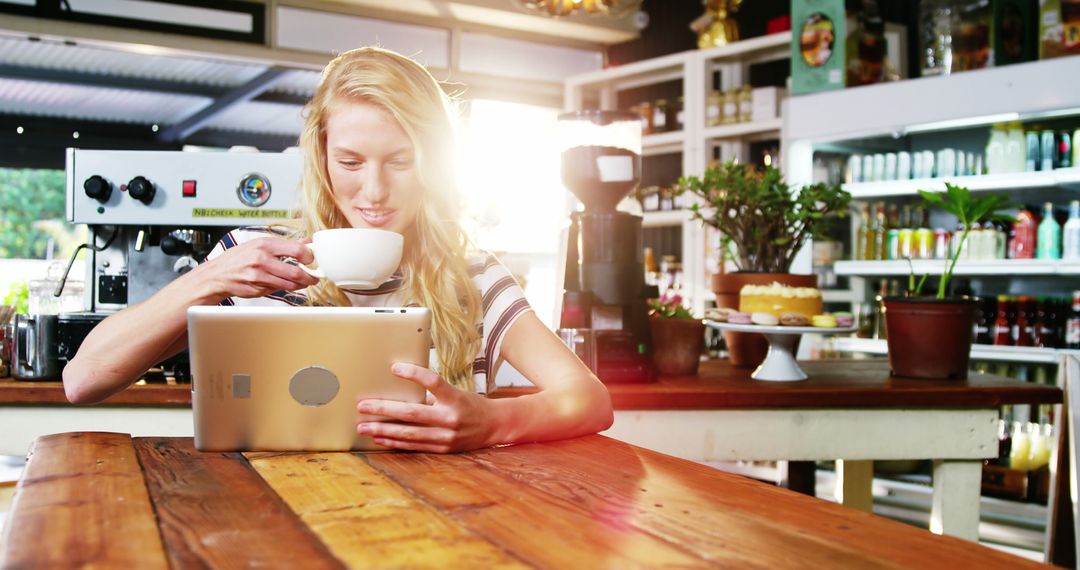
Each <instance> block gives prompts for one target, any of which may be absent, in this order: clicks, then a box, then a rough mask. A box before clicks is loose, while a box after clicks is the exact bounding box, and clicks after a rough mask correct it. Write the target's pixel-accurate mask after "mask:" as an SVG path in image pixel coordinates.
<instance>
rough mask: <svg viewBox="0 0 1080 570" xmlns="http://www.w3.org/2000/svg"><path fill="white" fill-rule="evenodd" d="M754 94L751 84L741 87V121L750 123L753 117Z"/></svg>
mask: <svg viewBox="0 0 1080 570" xmlns="http://www.w3.org/2000/svg"><path fill="white" fill-rule="evenodd" d="M753 109H754V96H753V93H752V91H751V90H750V86H749V85H743V86H742V89H739V122H740V123H748V122H750V121H751V120H752V119H753Z"/></svg>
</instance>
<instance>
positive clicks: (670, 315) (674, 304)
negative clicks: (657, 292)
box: [649, 294, 694, 319]
mask: <svg viewBox="0 0 1080 570" xmlns="http://www.w3.org/2000/svg"><path fill="white" fill-rule="evenodd" d="M682 301H683V299H682V297H681V296H679V295H671V294H664V295H661V296H660V297H658V298H656V299H649V316H650V317H659V318H661V319H692V318H694V315H692V314H690V311H689V310H688V309H687V308H686V307H684V306H683V304H682Z"/></svg>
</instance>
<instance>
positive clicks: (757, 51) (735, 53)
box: [697, 31, 791, 61]
mask: <svg viewBox="0 0 1080 570" xmlns="http://www.w3.org/2000/svg"><path fill="white" fill-rule="evenodd" d="M790 47H791V32H790V31H787V32H778V33H775V34H769V35H766V36H758V37H756V38H750V39H746V40H740V41H737V42H735V43H731V44H728V45H726V46H720V47H714V48H708V49H703V50H698V51H697V54H698V56H699V57H701V58H702V59H704V60H706V61H708V60H723V59H738V60H747V59H753V58H754V57H756V56H759V55H762V54H763V53H765V52H771V51H778V52H781V54H782V55H785V56H787V55H790V52H789V48H790Z"/></svg>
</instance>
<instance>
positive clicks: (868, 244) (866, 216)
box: [855, 203, 874, 260]
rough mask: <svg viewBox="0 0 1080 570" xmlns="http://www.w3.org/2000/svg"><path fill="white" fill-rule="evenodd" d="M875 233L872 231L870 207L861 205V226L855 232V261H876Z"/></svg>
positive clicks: (864, 204)
mask: <svg viewBox="0 0 1080 570" xmlns="http://www.w3.org/2000/svg"><path fill="white" fill-rule="evenodd" d="M873 243H874V242H873V233H872V231H871V229H870V205H869V204H866V203H863V204H861V205H859V226H858V228H857V229H856V230H855V259H858V260H866V259H874V256H873Z"/></svg>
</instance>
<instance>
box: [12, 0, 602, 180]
mask: <svg viewBox="0 0 1080 570" xmlns="http://www.w3.org/2000/svg"><path fill="white" fill-rule="evenodd" d="M268 1H269V2H271V8H272V7H273V5H274V3H273V0H268ZM297 2H299V0H297ZM297 2H293V3H297ZM300 3H302V4H305V7H306V5H307V4H313V5H317V6H322V5H325V4H328V3H326V2H321V3H320V2H300ZM494 3H499V4H500V5H501V6H506V5H514V2H513V0H458V1H455V2H433V1H430V0H424V1H421V0H397V1H395V2H388V1H383V0H350V1H349V2H347V4H354V5H360V6H363V7H364V8H365V9H371V10H376V11H377V12H378V14H381V15H390V16H392V15H394V13H409V14H412V15H411V16H408V17H409V18H417V17H419V18H424V17H427V16H424V15H417V14H416V12H417V11H418V10H422V9H425V7H426V9H430V8H431V6H433V5H437V6H438V8H439V9H440V10H442V11H443V13H444V14H450V15H453V17H454V18H459V19H460V18H464V16H462V14H470V13H473V14H482V15H484V16H483V17H485V18H488V19H489V20H490V18H491V16H492V13H493V12H492V11H493V10H495V8H493V7H492V6H489V5H491V4H494ZM330 4H334V5H340V4H341V3H340V2H339V3H330ZM470 10H472V12H470ZM395 11H396V12H395ZM402 11H403V12H402ZM504 12H506V13H507V14H508V15H510V16H511V17H509V18H508V19H504V20H506V21H509V22H515V21H517V20H516V18H518V17H520V16H521V14H520V8H512V9H511V10H509V11H507V10H504ZM511 12H515V13H513V14H511ZM445 17H450V16H445ZM528 18H530V19H533V20H536V19H537V18H539V17H537V16H528ZM414 21H415V20H414ZM494 21H495V20H490V22H494ZM571 23H572V22H571ZM470 25H471V24H470ZM477 25H479V24H477ZM492 25H493V24H492ZM577 25H579V26H580V24H577ZM596 29H597V30H598V31H596V32H595V34H594V35H595V37H594V39H597V38H607V39H610V38H611V37H613V36H610V34H611V33H613V32H611V31H610V30H608V29H601V28H596ZM39 30H40V31H39ZM530 33H531V34H533V35H535V34H536V33H541V32H538V31H537V30H533V32H530ZM112 37H120V38H125V39H130V38H135V39H138V40H141V41H139V42H134V41H128V42H125V41H109V38H112ZM151 40H153V44H149V43H148V42H149V41H151ZM155 45H161V46H163V47H162V49H155V48H154V46H155ZM223 45H225V42H221V41H217V40H190V39H185V38H183V37H180V38H179V39H178V38H176V37H173V36H172V35H170V34H164V33H158V34H151V33H146V32H145V31H140V30H128V29H113V30H110V28H108V27H107V26H103V25H89V24H83V23H60V22H51V21H46V20H44V19H38V18H27V17H22V16H7V15H4V14H2V13H0V148H3V149H5V152H3V153H0V166H31V167H33V166H36V167H62V166H63V152H62V149H63V148H65V147H67V146H80V147H83V148H126V149H174V148H181V147H182V146H183V145H185V144H189V145H204V146H232V145H250V146H255V147H258V148H260V149H264V150H280V149H282V148H285V147H287V146H291V145H293V144H295V141H296V137H297V135H298V133H299V131H300V126H301V116H300V112H301V109H302V105H303V103H304V102H305V101H306V100H307V98H308V97H310V95H311V94H312V93H313V91H314V87H315V85H316V83H317V81H318V77H319V72H318V69H319V68H320V67H321V63H322V62H324V61H325V60H326V59H328V57H329V54H312V53H307V54H298V53H293V52H290V53H285V52H287V51H288V50H280V49H274V48H266V47H264V46H251V45H247V46H244V45H239V44H235V45H233V44H232V43H230V44H229V45H228V46H227V49H228V53H229V56H228V57H222V56H221V55H219V54H216V53H213V51H214V50H215V49H216V50H218V51H222V49H221V48H222V46H223ZM593 45H597V44H593ZM192 46H193V47H192ZM207 46H209V47H207ZM282 53H284V55H283V56H282ZM465 75H467V74H455V77H459V78H460V77H463V76H465ZM512 83H515V84H517V83H521V84H523V85H526V86H527V85H528V82H512ZM553 85H556V87H557V84H553Z"/></svg>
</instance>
